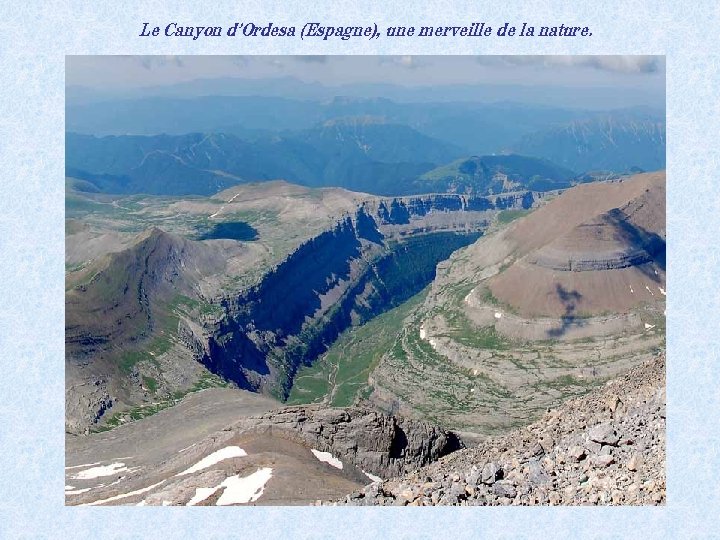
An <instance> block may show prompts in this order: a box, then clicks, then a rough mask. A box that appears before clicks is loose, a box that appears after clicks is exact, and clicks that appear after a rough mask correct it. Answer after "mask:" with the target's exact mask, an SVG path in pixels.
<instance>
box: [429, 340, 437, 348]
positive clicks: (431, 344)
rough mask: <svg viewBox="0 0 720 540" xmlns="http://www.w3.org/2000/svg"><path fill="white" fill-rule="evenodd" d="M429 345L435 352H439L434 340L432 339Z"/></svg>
mask: <svg viewBox="0 0 720 540" xmlns="http://www.w3.org/2000/svg"><path fill="white" fill-rule="evenodd" d="M429 343H430V346H431V347H432V348H433V350H437V341H435V340H434V339H433V338H430V340H429Z"/></svg>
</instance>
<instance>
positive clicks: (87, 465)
mask: <svg viewBox="0 0 720 540" xmlns="http://www.w3.org/2000/svg"><path fill="white" fill-rule="evenodd" d="M101 463H102V461H96V462H95V463H84V464H83V465H72V466H70V467H65V470H66V471H68V470H70V469H82V468H83V467H92V466H93V465H100V464H101Z"/></svg>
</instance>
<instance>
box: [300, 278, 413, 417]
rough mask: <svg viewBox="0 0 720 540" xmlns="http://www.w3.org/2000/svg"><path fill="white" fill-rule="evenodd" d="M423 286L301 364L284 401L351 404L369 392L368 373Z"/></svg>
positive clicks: (411, 310)
mask: <svg viewBox="0 0 720 540" xmlns="http://www.w3.org/2000/svg"><path fill="white" fill-rule="evenodd" d="M426 295H427V289H425V290H424V291H422V292H420V293H419V294H416V295H415V296H413V297H412V298H411V299H410V300H408V301H407V302H404V303H403V304H401V305H400V306H398V307H396V308H394V309H392V310H390V311H388V312H386V313H383V314H381V315H379V316H377V317H375V318H373V319H372V320H370V321H369V322H367V323H365V324H363V325H361V326H358V327H354V328H350V329H348V330H346V331H345V332H344V333H343V334H341V335H340V337H339V338H338V339H337V341H336V342H335V343H334V344H333V346H332V347H331V348H330V349H329V350H328V351H327V352H326V353H325V354H324V355H323V356H322V357H321V358H320V359H318V360H317V361H316V362H315V363H314V364H313V365H312V366H307V367H303V368H301V369H300V370H299V371H298V373H297V375H296V376H295V380H294V383H293V387H292V389H291V391H290V395H289V397H288V400H287V403H289V404H301V403H317V402H320V401H323V400H325V399H327V400H328V401H329V403H330V404H331V405H333V406H338V407H345V406H349V405H352V404H353V403H354V402H356V401H357V400H358V399H359V398H360V397H362V396H366V395H368V394H369V388H368V377H369V375H370V373H371V372H372V371H373V369H375V367H376V366H377V364H378V362H379V361H380V359H381V358H382V356H383V355H384V354H385V353H387V352H388V351H389V350H390V349H391V348H392V347H393V344H394V342H395V341H396V338H397V334H398V332H399V331H400V330H401V329H402V326H403V321H404V320H405V319H406V318H407V317H408V315H409V314H410V313H412V312H413V311H414V310H415V309H416V308H417V307H418V306H420V305H421V304H422V303H423V302H424V300H425V296H426Z"/></svg>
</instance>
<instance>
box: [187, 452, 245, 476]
mask: <svg viewBox="0 0 720 540" xmlns="http://www.w3.org/2000/svg"><path fill="white" fill-rule="evenodd" d="M245 456H247V452H246V451H245V450H243V449H242V448H240V447H239V446H226V447H225V448H221V449H220V450H217V451H215V452H213V453H212V454H210V455H209V456H206V457H204V458H202V459H201V460H200V461H198V462H197V463H196V464H195V465H193V466H192V467H190V468H189V469H185V470H184V471H183V472H181V473H178V474H176V475H175V476H183V475H185V474H192V473H196V472H198V471H202V470H203V469H207V468H208V467H210V466H212V465H215V464H216V463H220V462H221V461H223V460H225V459H230V458H236V457H245Z"/></svg>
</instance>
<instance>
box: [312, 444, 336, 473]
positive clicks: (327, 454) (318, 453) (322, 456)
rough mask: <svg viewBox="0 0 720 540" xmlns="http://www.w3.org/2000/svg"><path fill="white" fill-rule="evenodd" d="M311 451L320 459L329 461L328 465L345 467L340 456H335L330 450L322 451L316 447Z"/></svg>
mask: <svg viewBox="0 0 720 540" xmlns="http://www.w3.org/2000/svg"><path fill="white" fill-rule="evenodd" d="M310 451H311V452H312V453H313V455H314V456H315V457H316V458H318V459H319V460H320V461H322V462H324V463H327V464H328V465H331V466H333V467H335V468H336V469H342V468H343V464H342V461H340V460H339V459H338V458H336V457H335V456H333V455H332V454H331V453H330V452H321V451H320V450H315V449H314V448H312V449H311V450H310Z"/></svg>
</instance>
